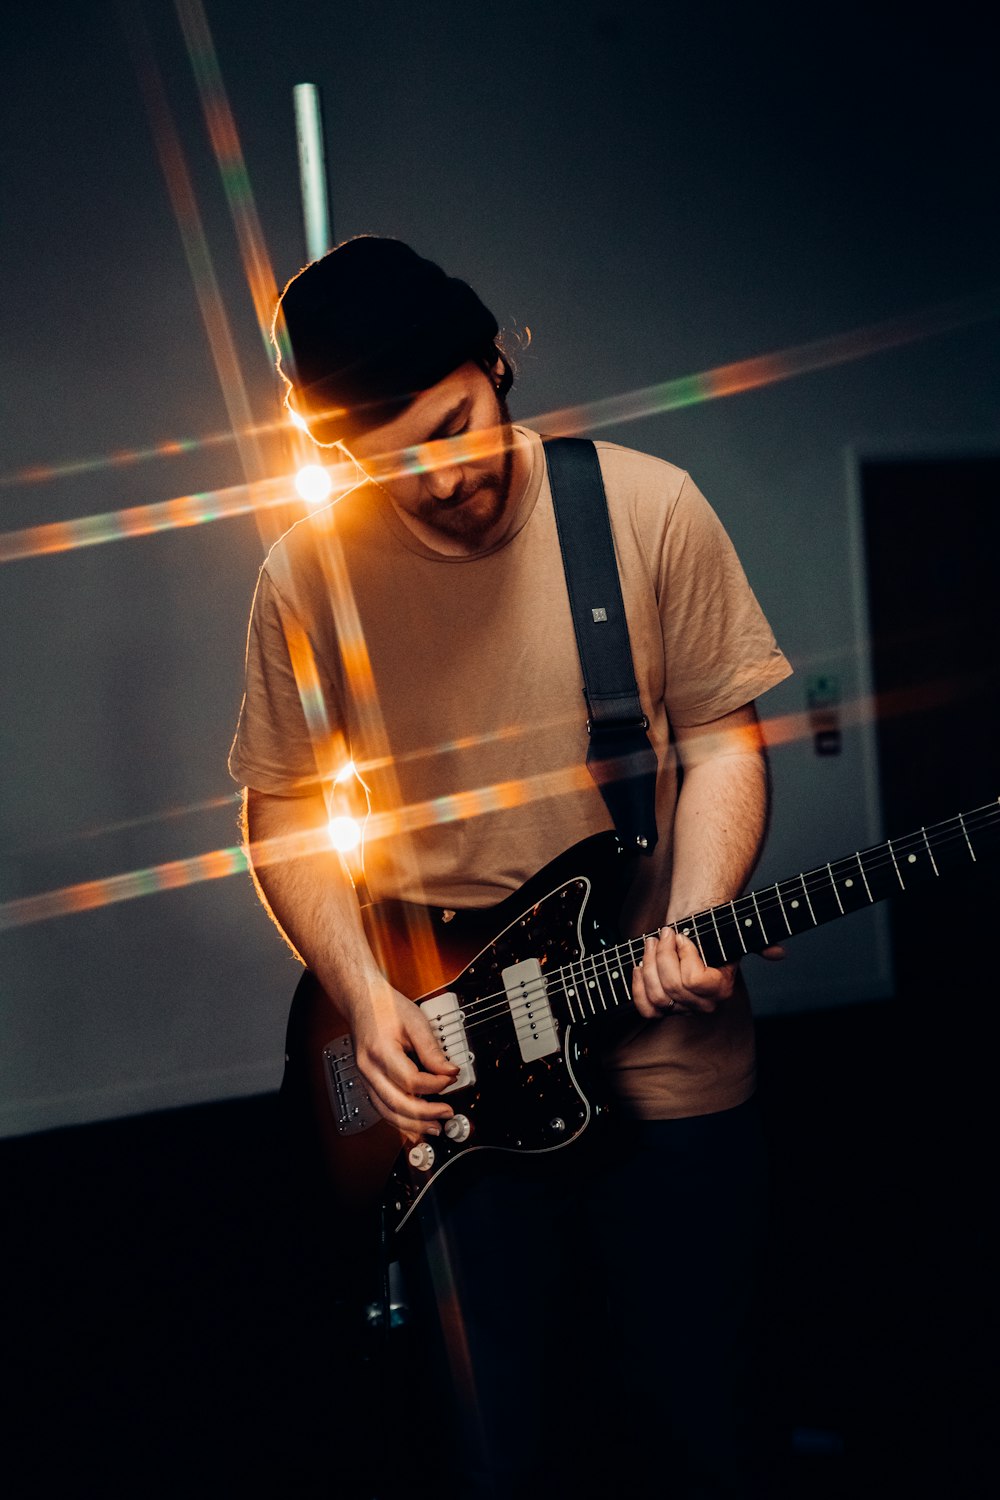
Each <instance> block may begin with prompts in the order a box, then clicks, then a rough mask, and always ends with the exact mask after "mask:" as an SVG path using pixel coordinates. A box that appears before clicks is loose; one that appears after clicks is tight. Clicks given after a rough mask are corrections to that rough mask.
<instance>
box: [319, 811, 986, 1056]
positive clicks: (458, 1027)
mask: <svg viewBox="0 0 1000 1500" xmlns="http://www.w3.org/2000/svg"><path fill="white" fill-rule="evenodd" d="M977 817H978V818H979V823H978V824H975V823H973V821H972V820H973V819H975V818H977ZM998 819H1000V808H998V807H997V806H995V805H994V804H987V806H986V807H985V808H979V809H976V810H975V812H972V813H968V814H965V815H963V817H962V819H961V823H964V825H965V830H963V828H962V827H961V824H959V826H958V827H957V828H956V829H955V830H954V831H953V832H949V833H947V834H941V833H940V831H939V830H940V829H942V828H944V827H946V826H948V824H955V823H958V822H959V820H958V819H949V820H948V824H940V825H937V826H935V827H931V828H928V829H927V830H926V835H927V838H928V840H930V839H931V837H932V836H933V835H936V842H935V843H934V844H933V846H932V848H936V849H939V850H940V849H941V848H943V847H946V846H947V845H948V844H949V843H950V844H961V843H962V842H965V841H967V833H970V834H971V833H977V834H978V833H981V832H982V831H983V829H984V827H988V826H989V825H990V823H992V822H996V821H998ZM890 844H891V845H892V847H891V848H890ZM877 847H878V848H879V849H882V848H884V849H886V850H887V851H888V854H887V855H884V854H882V855H880V856H879V857H878V858H877V859H874V860H870V861H869V862H868V863H867V864H860V863H859V868H860V869H862V870H864V871H865V872H866V874H868V875H873V876H877V875H878V874H879V873H881V872H882V871H887V870H890V869H892V868H893V866H897V873H899V871H898V859H897V858H894V855H895V856H903V857H904V858H906V857H907V856H908V855H909V853H912V852H913V850H914V849H920V850H921V851H922V853H923V854H924V856H927V853H928V851H927V849H926V848H925V845H924V831H923V830H921V832H920V833H919V834H916V833H915V834H909V835H905V836H903V837H901V838H900V839H898V840H896V841H895V842H893V841H889V843H887V844H886V845H884V846H883V845H879V846H877ZM866 852H871V851H859V853H857V854H853V855H845V856H843V857H841V858H840V859H837V860H834V861H831V865H830V867H829V869H828V868H827V867H826V866H818V867H816V868H815V869H813V870H808V871H805V872H803V874H801V875H798V876H794V877H792V878H790V879H788V880H784V881H779V882H777V884H776V886H772V887H764V888H763V889H762V890H760V891H755V892H753V893H748V894H747V895H745V896H737V897H734V901H733V903H730V902H723V903H720V906H717V907H715V908H705V909H704V911H699V912H694V913H691V914H689V915H688V916H686V917H681V918H679V919H678V921H677V922H672V923H669V924H665V925H669V926H670V927H672V928H673V929H674V930H675V931H677V930H679V929H681V928H682V927H683V926H684V925H685V924H691V925H692V926H694V925H695V924H696V923H697V921H698V920H699V919H700V918H702V917H705V918H707V917H708V915H709V912H710V911H712V910H714V911H716V912H718V911H720V910H722V911H723V912H725V911H726V909H727V908H728V907H729V906H730V905H733V904H735V903H743V902H747V901H749V900H750V899H751V894H752V895H753V896H755V897H756V902H755V907H756V912H757V913H758V914H764V913H766V914H768V915H773V914H774V913H776V912H778V911H783V909H784V908H783V904H782V902H781V900H780V897H779V896H778V895H777V894H776V895H772V896H769V895H768V894H767V893H768V891H769V890H776V891H780V888H781V887H782V886H784V887H786V897H789V896H790V895H791V889H789V888H792V889H794V890H796V891H797V890H798V889H799V888H802V889H803V890H804V891H806V892H808V894H810V895H814V896H819V895H821V894H822V895H826V896H828V895H829V892H830V889H831V877H830V871H831V870H833V869H835V868H836V869H839V868H842V867H844V866H848V867H850V866H853V865H854V864H855V863H856V862H860V860H861V859H862V857H863V855H864V854H865V853H866ZM810 879H812V881H813V884H812V886H811V887H810V886H809V885H808V884H806V882H808V881H809V880H810ZM794 899H799V898H798V897H795V898H794ZM869 904H874V902H870V903H869ZM855 909H857V910H863V909H864V908H863V907H858V908H853V907H852V911H853V910H855ZM846 914H847V913H845V915H846ZM837 915H840V913H839V912H838V914H837ZM723 920H724V921H726V922H734V921H735V919H734V916H733V915H731V914H730V915H728V916H724V918H723ZM756 925H758V926H759V927H760V930H761V933H762V935H764V936H765V937H766V932H765V928H764V923H763V921H760V920H758V922H757V924H756ZM811 925H812V926H819V925H821V924H820V923H818V922H816V921H815V919H813V921H812V924H811ZM737 930H738V929H737ZM801 930H802V931H809V930H810V927H809V926H806V927H803V928H802V929H801ZM797 935H798V933H793V936H797ZM655 936H656V933H655V932H654V933H646V934H643V935H642V936H640V937H634V938H628V939H625V940H624V941H623V942H621V943H620V944H617V945H616V946H615V947H612V948H608V949H601V950H598V951H597V952H595V953H591V954H585V955H582V956H581V957H578V958H575V959H573V960H571V961H570V962H569V963H568V964H564V965H561V966H560V968H558V969H557V970H556V971H555V973H554V974H552V975H551V976H550V975H541V976H539V977H540V979H541V985H540V989H541V991H542V993H540V994H536V995H531V996H526V997H524V998H521V997H519V998H518V999H517V1000H516V1001H512V1000H511V998H510V996H509V995H508V993H507V991H506V990H497V991H495V992H493V993H491V994H489V995H483V996H480V997H479V998H478V999H477V1000H475V1001H472V1002H470V1003H468V1004H466V1005H462V1006H460V1012H461V1013H460V1014H458V1013H455V1015H454V1020H453V1021H449V1020H448V1014H449V1013H445V1014H444V1015H443V1016H442V1017H441V1018H440V1019H441V1020H442V1021H443V1022H444V1025H443V1026H439V1028H438V1035H439V1036H440V1037H441V1038H442V1040H447V1041H449V1042H450V1041H451V1040H453V1039H457V1038H459V1037H460V1036H461V1035H462V1033H463V1032H465V1033H467V1032H469V1031H471V1030H473V1029H475V1028H476V1027H477V1026H481V1025H484V1024H488V1023H491V1022H493V1021H495V1020H498V1019H500V1018H502V1017H505V1016H514V1017H515V1034H516V1035H518V1036H521V1035H524V1036H530V1028H529V1029H528V1030H527V1031H525V1030H524V1028H523V1026H522V1028H521V1030H520V1031H518V1021H517V1018H516V1014H515V1013H516V1012H517V1011H520V1012H521V1020H522V1021H523V1020H524V1019H525V1018H526V1017H527V1016H528V1015H529V1014H531V1013H532V1012H533V1009H534V1008H537V1007H538V1006H540V1005H541V1004H542V1002H543V1000H544V998H545V997H546V996H547V995H549V994H551V993H553V992H555V991H558V990H559V989H560V988H561V989H562V992H563V995H564V996H565V998H566V999H567V1001H568V1000H569V998H570V996H574V997H575V998H576V999H577V1000H578V1001H582V1000H583V999H584V998H587V997H586V995H581V991H580V983H579V981H578V980H576V979H575V978H572V976H571V977H570V978H569V979H568V978H567V977H566V971H567V970H572V969H573V968H574V967H578V968H579V969H580V972H581V978H582V979H583V981H584V985H585V988H586V989H587V990H596V991H597V993H598V997H599V998H600V999H601V1002H602V1006H603V1008H604V1010H605V1011H607V1006H606V1005H604V996H603V992H602V991H601V988H600V986H601V982H602V980H607V982H608V983H609V985H610V986H611V998H612V1001H613V1004H614V1008H615V1009H618V1008H619V1007H620V1006H621V1004H622V1000H621V999H620V998H619V997H616V996H615V993H614V984H615V983H628V980H627V979H626V978H624V977H623V976H621V973H620V971H621V970H622V969H623V968H624V967H625V965H624V964H623V963H621V962H620V961H619V959H618V957H617V956H618V955H620V954H621V953H622V952H623V950H627V951H628V957H629V958H630V959H631V960H632V963H633V964H634V963H635V962H636V961H637V956H638V955H639V954H641V953H642V951H643V949H644V945H645V943H646V940H647V939H648V938H650V937H655ZM777 936H787V934H778V935H777ZM730 941H731V939H730ZM717 942H718V944H719V947H720V948H722V950H723V954H725V948H724V945H723V944H722V941H721V939H717ZM737 956H738V957H742V953H740V954H739V955H737ZM727 961H731V960H727ZM601 962H603V963H604V972H603V973H601V972H600V971H599V970H598V969H597V965H598V964H599V963H601ZM612 963H614V964H615V969H614V971H613V972H612V970H611V964H612ZM588 968H589V969H590V971H591V972H593V973H594V974H595V976H596V977H595V978H593V979H588V978H587V974H586V972H585V971H586V970H587V969H588ZM534 982H535V983H536V984H537V983H538V981H534ZM627 998H630V997H627ZM579 1009H580V1017H579V1018H577V1017H576V1016H574V1015H573V1012H572V1007H570V1015H571V1018H572V1019H573V1020H577V1019H582V1020H592V1019H594V1018H595V1017H596V1016H597V1015H599V1014H601V1011H600V1010H598V1009H596V1008H595V1007H593V1006H592V1007H591V1010H590V1014H589V1015H587V1014H585V1013H584V1010H583V1006H582V1003H581V1004H580V1006H579ZM608 1013H610V1012H608ZM344 1061H345V1062H346V1059H345V1060H344ZM355 1071H356V1072H357V1071H359V1070H358V1069H357V1066H356V1064H355Z"/></svg>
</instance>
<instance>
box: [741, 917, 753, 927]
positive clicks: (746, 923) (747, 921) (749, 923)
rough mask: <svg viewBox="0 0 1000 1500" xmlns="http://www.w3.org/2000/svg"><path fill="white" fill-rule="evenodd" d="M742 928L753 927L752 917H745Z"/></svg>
mask: <svg viewBox="0 0 1000 1500" xmlns="http://www.w3.org/2000/svg"><path fill="white" fill-rule="evenodd" d="M743 926H744V927H752V926H753V917H745V918H744V920H743Z"/></svg>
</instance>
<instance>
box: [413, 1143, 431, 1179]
mask: <svg viewBox="0 0 1000 1500" xmlns="http://www.w3.org/2000/svg"><path fill="white" fill-rule="evenodd" d="M406 1159H407V1161H408V1162H409V1163H410V1166H411V1167H416V1169H417V1171H418V1172H429V1171H430V1169H431V1167H432V1166H433V1165H434V1147H433V1146H432V1145H431V1144H430V1142H429V1141H421V1142H420V1144H419V1145H418V1146H411V1147H410V1150H409V1154H408V1155H407V1158H406Z"/></svg>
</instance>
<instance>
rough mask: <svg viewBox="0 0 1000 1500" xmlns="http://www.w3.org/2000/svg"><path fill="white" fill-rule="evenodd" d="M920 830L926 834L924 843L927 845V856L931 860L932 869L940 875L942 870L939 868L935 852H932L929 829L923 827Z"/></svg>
mask: <svg viewBox="0 0 1000 1500" xmlns="http://www.w3.org/2000/svg"><path fill="white" fill-rule="evenodd" d="M920 832H921V833H922V834H923V836H924V844H925V845H926V847H927V858H928V859H929V860H930V862H931V869H932V870H933V871H934V874H935V875H939V874H940V871H939V870H938V867H937V863H936V861H935V859H934V856H933V854H932V853H931V845H930V840H929V839H928V837H927V829H926V828H921V830H920Z"/></svg>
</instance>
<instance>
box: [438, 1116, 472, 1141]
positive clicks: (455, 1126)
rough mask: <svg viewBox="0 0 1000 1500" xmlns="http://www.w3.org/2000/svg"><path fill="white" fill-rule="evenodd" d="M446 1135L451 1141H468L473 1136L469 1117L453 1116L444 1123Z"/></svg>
mask: <svg viewBox="0 0 1000 1500" xmlns="http://www.w3.org/2000/svg"><path fill="white" fill-rule="evenodd" d="M444 1133H445V1135H446V1136H447V1137H448V1139H449V1141H467V1140H468V1139H469V1136H470V1135H471V1134H472V1125H471V1123H470V1122H469V1118H468V1116H467V1115H452V1117H451V1119H450V1120H445V1122H444Z"/></svg>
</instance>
